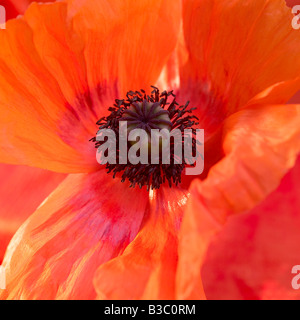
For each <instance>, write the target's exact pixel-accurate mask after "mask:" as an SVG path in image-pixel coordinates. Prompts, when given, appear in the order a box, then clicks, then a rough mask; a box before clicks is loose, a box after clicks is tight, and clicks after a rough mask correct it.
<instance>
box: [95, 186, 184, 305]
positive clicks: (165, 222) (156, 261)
mask: <svg viewBox="0 0 300 320" xmlns="http://www.w3.org/2000/svg"><path fill="white" fill-rule="evenodd" d="M187 198H188V194H187V193H186V192H184V191H182V190H179V189H172V190H171V189H166V188H164V187H163V188H161V189H159V191H155V192H154V193H153V194H152V195H151V194H150V208H149V210H148V215H146V217H145V220H144V223H143V227H142V229H141V231H140V232H139V233H138V235H137V237H136V239H135V240H134V241H133V242H132V243H131V244H130V245H129V246H128V247H127V248H126V250H125V251H124V253H123V254H122V255H121V256H120V257H117V258H115V259H113V260H111V261H109V262H107V263H105V264H103V265H102V266H101V267H100V268H99V269H98V270H97V273H96V276H95V280H94V285H95V288H96V291H97V293H98V299H124V298H125V299H129V300H131V299H174V297H175V295H174V293H175V274H176V265H177V245H178V231H179V227H180V223H181V218H182V213H183V209H184V206H185V203H186V201H187Z"/></svg>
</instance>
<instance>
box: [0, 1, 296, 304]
mask: <svg viewBox="0 0 300 320" xmlns="http://www.w3.org/2000/svg"><path fill="white" fill-rule="evenodd" d="M292 18H293V15H292V13H291V10H290V8H288V7H287V6H286V4H285V1H281V0H273V1H267V0H251V1H250V0H249V1H245V0H243V1H242V0H234V1H230V2H227V1H221V0H215V1H208V0H189V1H183V2H181V1H179V0H178V1H174V0H161V1H157V0H155V1H154V0H142V1H139V2H135V1H121V0H120V1H119V0H115V1H106V0H101V1H96V0H95V1H93V0H73V1H71V0H70V1H65V2H58V3H52V4H45V5H43V4H32V5H31V6H30V8H29V9H28V10H27V11H26V13H25V15H24V17H22V18H19V19H16V20H12V21H9V22H8V23H7V29H6V30H3V31H1V32H0V42H1V44H2V46H1V48H0V104H1V109H0V113H1V117H0V119H1V120H0V121H1V129H2V130H1V135H0V160H1V161H2V162H4V163H9V164H13V165H26V166H31V167H37V168H40V169H46V170H51V171H54V172H58V173H63V174H68V176H67V177H66V178H65V179H64V180H63V182H62V183H61V184H60V185H59V186H58V187H57V189H56V190H55V191H54V192H52V193H51V194H50V195H49V196H48V197H47V199H46V200H45V201H44V202H43V203H42V204H41V205H40V206H39V207H38V209H37V210H36V211H35V212H34V213H32V215H31V216H30V217H29V218H28V219H27V220H26V222H25V223H24V224H23V225H22V226H21V227H20V229H19V230H18V231H17V232H16V234H15V236H14V237H13V239H12V241H11V242H10V244H9V246H8V249H7V252H6V255H5V258H4V262H3V265H4V267H5V269H6V275H7V289H6V290H3V291H2V292H1V294H0V297H1V298H2V299H96V298H97V299H166V298H167V299H204V298H206V292H205V290H204V289H205V288H207V290H206V291H207V292H208V293H209V295H211V287H210V286H209V284H207V282H205V281H204V280H203V274H202V273H201V270H202V266H203V263H204V260H205V257H206V252H207V248H208V247H209V245H210V244H211V243H212V240H216V241H217V239H218V236H216V235H217V234H218V232H220V231H221V230H226V228H228V225H229V226H230V219H233V217H232V216H235V215H236V216H237V218H239V214H240V215H241V214H243V216H245V215H246V214H249V213H250V214H251V212H252V211H255V210H256V212H259V211H264V210H266V207H267V205H266V204H265V203H264V201H268V196H270V197H271V196H272V192H274V191H275V190H276V188H277V187H278V186H279V185H280V182H281V180H282V178H283V177H284V176H285V174H286V173H287V172H288V171H289V170H290V169H291V168H293V167H294V165H295V163H296V159H297V155H298V154H299V151H300V126H299V124H300V106H299V105H295V104H286V103H287V102H288V101H289V99H290V98H292V97H293V96H294V95H295V93H296V92H297V91H298V90H299V88H300V77H299V74H300V57H299V47H300V33H299V32H297V31H296V30H294V29H293V28H292V27H291V20H292ZM53 21H55V23H53ZM181 26H182V28H181ZM21 33H22V35H23V36H22V37H19V34H21ZM153 84H156V85H157V86H159V87H163V89H167V90H173V92H174V93H176V95H177V99H178V101H180V104H183V105H184V104H185V103H186V101H190V105H191V106H192V107H193V108H195V110H193V114H194V115H195V116H197V118H198V119H199V126H200V127H201V128H204V129H205V170H204V172H203V173H202V174H201V176H185V175H182V176H181V181H182V183H180V184H178V185H177V186H176V185H175V186H174V185H173V186H172V187H170V186H169V185H168V184H167V183H165V184H162V185H160V188H159V189H154V190H150V191H147V188H146V187H145V186H144V187H143V188H141V189H139V188H137V187H135V188H129V187H130V182H129V181H128V180H125V181H124V182H122V181H121V180H122V178H121V177H119V176H118V175H117V176H116V177H115V178H113V175H112V174H109V173H107V172H106V170H105V167H104V166H101V165H99V164H98V163H97V162H96V152H95V149H94V146H93V144H92V143H91V142H89V140H90V138H91V137H93V136H94V135H95V131H96V130H97V127H96V125H95V124H96V122H97V121H98V120H99V118H102V119H103V117H107V116H108V114H109V111H108V108H109V107H111V106H112V105H113V104H114V103H115V101H116V99H122V98H124V97H126V93H127V92H130V91H131V90H134V91H135V90H140V89H144V90H146V91H147V90H148V88H149V87H150V86H151V85H153ZM117 101H120V100H117ZM106 119H107V118H106ZM283 183H284V182H283ZM289 187H290V188H294V185H293V184H289ZM291 194H292V193H291ZM287 201H289V198H287ZM258 216H259V215H258ZM279 216H280V214H279ZM292 216H293V215H292V214H291V219H292ZM241 219H242V218H241ZM258 219H260V218H258ZM228 220H229V222H228ZM243 223H244V222H242V224H243ZM262 224H263V223H262ZM286 225H287V226H289V224H288V223H287V224H286ZM221 236H222V233H220V235H219V237H221ZM263 236H264V235H263ZM263 236H262V237H263ZM267 236H268V229H267V232H266V237H267ZM221 239H222V238H221ZM227 243H228V244H229V245H230V244H231V242H229V241H228V242H227ZM253 244H254V245H255V248H254V249H253V253H254V254H255V253H256V250H259V249H260V248H259V244H260V242H259V241H257V242H253ZM256 244H257V246H256ZM287 244H288V243H287ZM221 248H222V252H224V251H226V250H227V247H224V246H221ZM213 250H215V249H213ZM208 257H209V255H208ZM211 260H213V259H211ZM216 261H218V260H217V259H216ZM212 263H214V262H212ZM227 263H229V261H227ZM236 267H237V269H238V266H236ZM203 270H204V271H205V269H204V268H203ZM204 275H205V272H204ZM206 277H207V279H211V278H212V276H211V275H207V274H206ZM262 281H263V280H262ZM272 285H273V287H274V284H271V285H270V286H269V287H271V288H272ZM255 288H256V287H255ZM255 288H254V289H255ZM261 292H262V291H256V296H255V297H258V298H260V297H265V296H264V295H261V296H260V295H259V294H260V293H261ZM253 296H254V295H253ZM208 297H209V296H208Z"/></svg>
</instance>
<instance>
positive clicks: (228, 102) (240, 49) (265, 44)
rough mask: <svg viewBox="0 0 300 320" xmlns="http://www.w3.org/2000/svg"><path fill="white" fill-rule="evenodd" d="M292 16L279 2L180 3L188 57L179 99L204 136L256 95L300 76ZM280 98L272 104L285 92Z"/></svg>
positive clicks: (202, 0) (287, 94) (299, 46)
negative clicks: (189, 109)
mask: <svg viewBox="0 0 300 320" xmlns="http://www.w3.org/2000/svg"><path fill="white" fill-rule="evenodd" d="M292 18H293V14H292V12H291V9H290V8H288V7H287V6H286V4H285V3H284V1H282V0H272V1H269V0H233V1H223V0H213V1H211V0H191V1H183V21H184V22H183V25H184V32H185V40H186V44H187V49H188V53H189V59H188V62H187V64H186V65H185V66H184V67H183V68H182V72H181V87H180V95H181V96H182V97H183V98H184V100H190V101H191V103H192V104H193V106H195V107H197V112H198V115H199V118H200V121H201V124H202V127H205V129H206V130H207V134H209V133H213V132H214V131H216V130H217V129H218V128H219V126H221V124H222V122H223V120H224V119H225V118H226V116H228V114H231V113H233V112H235V111H237V110H239V109H240V108H242V107H243V106H244V105H245V104H246V103H247V102H248V100H250V99H252V98H253V97H254V96H256V95H257V94H259V93H260V92H261V91H263V90H265V89H266V88H268V87H270V86H272V85H274V84H276V83H280V82H283V81H287V80H291V79H294V78H296V77H298V76H299V74H300V55H299V51H300V33H299V32H298V30H294V29H293V28H292V27H291V21H292ZM299 89H300V87H298V90H299ZM282 98H283V99H284V100H285V101H283V102H281V101H277V102H276V103H286V102H287V101H288V100H289V99H290V98H291V92H290V90H286V91H285V92H283V94H282Z"/></svg>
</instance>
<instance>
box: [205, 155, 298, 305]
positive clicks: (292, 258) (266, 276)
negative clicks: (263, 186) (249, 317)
mask: <svg viewBox="0 0 300 320" xmlns="http://www.w3.org/2000/svg"><path fill="white" fill-rule="evenodd" d="M299 176H300V158H299V160H298V162H297V165H296V166H295V167H294V168H293V169H292V170H291V171H290V172H289V173H288V174H287V175H286V176H285V178H284V179H283V180H282V182H281V184H280V187H279V188H278V189H277V190H276V191H274V192H273V193H272V194H270V195H269V196H268V197H267V198H266V199H265V200H264V201H263V202H262V203H261V204H260V205H258V206H257V207H256V208H254V209H253V210H251V211H250V212H249V213H247V214H245V215H240V216H236V217H232V218H231V219H230V220H229V221H228V224H227V225H226V226H225V227H224V229H223V230H222V231H221V232H220V234H219V235H218V236H217V237H216V239H215V240H214V242H213V244H212V245H211V246H210V247H209V249H208V252H207V258H206V261H205V263H204V265H203V269H202V275H203V282H204V287H205V292H206V294H207V297H208V298H209V299H239V300H240V299H267V300H270V299H271V300H273V299H275V300H277V299H279V300H282V299H287V300H289V299H295V300H299V299H300V291H299V290H295V289H293V287H292V279H293V277H295V276H296V274H292V268H293V266H295V265H299V242H300V234H299V228H300V216H299V208H300V196H299V195H300V183H299ZM296 283H297V281H296ZM298 283H299V280H298Z"/></svg>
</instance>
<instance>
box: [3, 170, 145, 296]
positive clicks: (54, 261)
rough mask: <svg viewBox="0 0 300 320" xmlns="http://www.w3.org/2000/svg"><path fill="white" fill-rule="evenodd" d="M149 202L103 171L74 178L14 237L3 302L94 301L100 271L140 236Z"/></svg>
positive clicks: (6, 262) (142, 193)
mask: <svg viewBox="0 0 300 320" xmlns="http://www.w3.org/2000/svg"><path fill="white" fill-rule="evenodd" d="M137 199H138V200H137ZM147 202H148V195H147V192H146V191H145V190H136V189H134V190H133V189H130V188H129V185H128V184H127V183H121V182H120V180H119V179H117V178H116V179H115V180H114V179H112V177H111V176H109V175H107V174H106V173H105V172H104V171H100V172H98V173H95V174H88V175H86V174H80V175H69V176H68V177H67V178H66V180H65V181H64V182H63V183H62V184H61V185H60V186H59V187H58V188H57V189H56V191H54V193H52V195H50V197H49V198H48V199H47V201H46V202H45V203H44V204H43V205H42V206H40V207H39V208H38V210H37V211H36V212H35V213H34V214H33V215H31V216H30V218H29V219H28V220H27V221H26V222H25V223H24V224H23V226H22V227H21V228H20V229H19V230H18V232H17V233H16V235H15V236H14V238H13V239H12V241H11V243H10V245H9V247H8V250H7V253H6V255H5V258H4V262H3V266H4V267H5V269H6V275H7V290H3V291H2V292H1V290H0V292H1V294H0V299H51V300H52V299H94V298H95V295H96V293H95V291H94V289H93V284H92V279H93V275H94V272H95V270H96V269H97V267H98V266H99V265H101V264H102V263H104V262H106V261H108V260H110V259H112V258H114V257H116V256H117V255H119V254H120V253H122V252H123V250H124V249H125V248H126V246H127V245H128V244H129V243H130V242H131V241H132V240H133V239H134V238H135V236H136V234H137V232H138V230H139V228H140V225H141V223H142V220H143V217H144V213H145V208H146V204H147Z"/></svg>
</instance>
